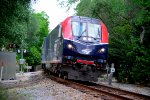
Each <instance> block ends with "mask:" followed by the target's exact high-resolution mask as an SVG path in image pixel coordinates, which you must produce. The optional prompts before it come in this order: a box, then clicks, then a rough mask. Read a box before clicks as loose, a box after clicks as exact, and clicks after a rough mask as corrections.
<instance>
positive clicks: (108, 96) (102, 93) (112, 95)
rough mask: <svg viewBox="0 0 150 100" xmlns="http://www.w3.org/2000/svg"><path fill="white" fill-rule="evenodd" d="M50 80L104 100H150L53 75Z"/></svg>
mask: <svg viewBox="0 0 150 100" xmlns="http://www.w3.org/2000/svg"><path fill="white" fill-rule="evenodd" d="M50 79H52V80H54V81H56V82H58V83H61V84H64V85H66V86H68V87H72V88H74V89H77V90H79V91H81V92H84V93H86V94H90V95H93V96H94V97H96V98H100V99H103V100H150V96H146V95H142V94H138V93H134V92H129V91H125V90H121V89H118V88H113V87H108V86H105V85H96V86H88V85H84V84H80V83H77V82H73V81H70V80H64V79H62V78H58V77H55V76H52V75H51V76H50Z"/></svg>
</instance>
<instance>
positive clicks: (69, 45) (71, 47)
mask: <svg viewBox="0 0 150 100" xmlns="http://www.w3.org/2000/svg"><path fill="white" fill-rule="evenodd" d="M67 47H68V49H75V48H74V47H73V45H72V44H68V45H67Z"/></svg>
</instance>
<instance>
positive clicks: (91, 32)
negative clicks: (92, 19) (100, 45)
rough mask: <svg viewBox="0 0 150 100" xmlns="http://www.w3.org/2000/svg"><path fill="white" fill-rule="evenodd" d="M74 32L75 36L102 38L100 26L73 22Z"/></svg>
mask: <svg viewBox="0 0 150 100" xmlns="http://www.w3.org/2000/svg"><path fill="white" fill-rule="evenodd" d="M72 31H73V35H74V36H80V37H81V36H88V37H93V38H100V33H101V29H100V25H98V24H92V23H83V22H72Z"/></svg>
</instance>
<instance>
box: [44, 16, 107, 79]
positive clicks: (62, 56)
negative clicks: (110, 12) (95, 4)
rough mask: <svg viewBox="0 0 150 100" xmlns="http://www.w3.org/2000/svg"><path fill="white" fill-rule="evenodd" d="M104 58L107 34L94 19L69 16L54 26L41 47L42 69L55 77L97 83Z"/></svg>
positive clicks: (97, 20) (104, 61)
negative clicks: (55, 75)
mask: <svg viewBox="0 0 150 100" xmlns="http://www.w3.org/2000/svg"><path fill="white" fill-rule="evenodd" d="M107 58H108V31H107V28H106V26H105V24H104V23H103V22H102V21H101V20H99V19H95V18H89V17H83V16H70V17H67V18H66V19H65V20H64V21H63V22H61V23H60V24H59V25H57V26H56V27H55V28H54V29H53V30H52V31H51V32H50V33H49V35H48V36H47V37H46V38H45V40H44V42H43V46H42V66H43V67H44V69H47V70H48V71H49V72H50V73H55V74H57V75H58V76H59V77H63V78H68V79H73V80H82V81H97V79H98V77H99V76H100V74H101V73H100V69H101V67H103V65H104V64H105V63H106V61H107Z"/></svg>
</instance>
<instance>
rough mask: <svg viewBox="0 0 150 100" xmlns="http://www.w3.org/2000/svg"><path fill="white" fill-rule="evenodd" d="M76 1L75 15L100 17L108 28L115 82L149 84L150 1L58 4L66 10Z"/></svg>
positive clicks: (98, 0)
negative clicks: (116, 80)
mask: <svg viewBox="0 0 150 100" xmlns="http://www.w3.org/2000/svg"><path fill="white" fill-rule="evenodd" d="M58 1H59V0H58ZM75 2H79V3H78V5H77V7H76V11H77V15H81V16H89V17H94V18H100V19H102V20H103V22H104V23H105V24H106V25H107V27H108V29H109V33H110V34H109V36H110V41H109V43H110V46H109V59H108V61H109V63H112V62H114V63H115V67H116V77H117V79H118V81H121V82H129V83H137V82H138V83H148V82H150V66H149V65H150V56H149V55H150V41H149V38H150V12H149V10H150V1H149V0H80V1H79V0H67V1H66V0H65V3H64V2H60V1H59V3H61V5H65V6H69V7H70V6H71V5H72V4H74V3H75Z"/></svg>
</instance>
